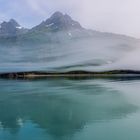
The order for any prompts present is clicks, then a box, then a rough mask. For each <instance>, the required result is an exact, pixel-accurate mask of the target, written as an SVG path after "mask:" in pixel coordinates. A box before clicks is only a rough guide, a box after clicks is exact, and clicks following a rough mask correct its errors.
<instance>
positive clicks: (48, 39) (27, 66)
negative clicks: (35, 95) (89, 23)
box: [0, 12, 140, 72]
mask: <svg viewBox="0 0 140 140" xmlns="http://www.w3.org/2000/svg"><path fill="white" fill-rule="evenodd" d="M10 25H11V24H10ZM7 26H9V24H8V25H7ZM12 27H13V28H15V27H16V28H17V25H12V26H10V28H12ZM7 30H8V31H7V32H8V33H9V31H11V29H10V30H9V28H7ZM4 35H5V34H3V35H2V34H1V37H0V72H5V71H6V72H9V71H10V72H11V71H13V72H15V71H16V72H17V71H33V70H35V71H71V70H86V71H96V70H112V69H122V66H123V65H124V64H123V63H122V62H123V61H124V60H125V59H126V57H127V59H128V57H129V55H128V54H130V53H131V52H133V51H135V50H137V49H138V48H139V47H138V46H139V42H140V41H139V40H138V39H135V38H133V37H128V36H125V35H118V34H113V33H103V32H99V31H94V30H88V29H85V28H83V27H82V26H81V25H80V24H79V23H78V22H77V21H74V20H73V19H72V18H71V17H70V16H69V15H67V14H62V13H60V12H56V13H54V14H53V15H52V16H51V17H50V18H49V19H47V20H46V21H43V22H42V23H40V24H39V25H37V26H35V27H33V28H32V29H29V30H26V32H20V34H16V33H15V34H14V35H13V36H12V35H11V33H10V35H8V36H6V37H4ZM127 59H126V60H125V64H126V62H127ZM122 60H123V61H122ZM118 63H119V64H121V63H122V64H121V66H119V64H118ZM125 68H126V67H124V68H123V69H125ZM127 68H128V69H129V68H131V66H130V67H127Z"/></svg>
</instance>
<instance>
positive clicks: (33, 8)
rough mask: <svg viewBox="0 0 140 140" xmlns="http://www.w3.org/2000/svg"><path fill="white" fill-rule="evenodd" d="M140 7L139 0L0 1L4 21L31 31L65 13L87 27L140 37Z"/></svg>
mask: <svg viewBox="0 0 140 140" xmlns="http://www.w3.org/2000/svg"><path fill="white" fill-rule="evenodd" d="M139 5H140V1H139V0H71V1H68V0H57V1H56V0H12V1H11V0H0V21H3V20H9V19H10V18H15V19H16V20H17V21H18V22H19V23H21V24H22V25H23V26H25V27H29V28H31V27H33V26H35V25H37V24H38V23H40V22H41V21H42V20H45V19H47V18H48V17H49V16H50V15H51V14H52V13H54V12H55V11H61V12H64V13H68V14H70V15H71V16H72V17H73V18H74V19H75V20H77V21H79V22H80V23H81V24H82V26H84V27H85V28H92V29H95V30H99V31H104V32H114V33H119V34H126V35H130V36H134V37H137V38H140V32H139V25H140V18H139V15H140V9H139Z"/></svg>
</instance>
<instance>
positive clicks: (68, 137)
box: [0, 77, 140, 140]
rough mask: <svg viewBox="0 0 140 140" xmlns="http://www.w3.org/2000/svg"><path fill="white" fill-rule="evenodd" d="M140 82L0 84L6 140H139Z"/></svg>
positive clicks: (0, 127)
mask: <svg viewBox="0 0 140 140" xmlns="http://www.w3.org/2000/svg"><path fill="white" fill-rule="evenodd" d="M139 91H140V80H139V79H136V78H132V77H131V78H119V77H118V78H115V79H113V78H112V79H72V78H69V79H66V78H63V79H60V78H59V79H42V80H41V79H40V80H39V79H38V80H6V79H1V80H0V140H139V138H140V133H139V130H140V93H139Z"/></svg>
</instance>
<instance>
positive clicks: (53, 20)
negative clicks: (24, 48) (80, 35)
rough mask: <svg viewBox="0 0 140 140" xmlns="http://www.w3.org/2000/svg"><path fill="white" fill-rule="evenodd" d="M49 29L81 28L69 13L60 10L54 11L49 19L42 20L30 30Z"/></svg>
mask: <svg viewBox="0 0 140 140" xmlns="http://www.w3.org/2000/svg"><path fill="white" fill-rule="evenodd" d="M43 29H47V30H49V31H62V30H73V29H82V26H81V25H80V24H79V23H78V22H77V21H74V20H73V19H72V18H71V17H70V16H69V15H67V14H62V13H61V12H55V13H54V14H53V15H52V16H51V17H50V18H49V19H47V20H46V21H43V22H42V23H41V24H39V25H38V26H36V27H34V28H33V29H32V30H43Z"/></svg>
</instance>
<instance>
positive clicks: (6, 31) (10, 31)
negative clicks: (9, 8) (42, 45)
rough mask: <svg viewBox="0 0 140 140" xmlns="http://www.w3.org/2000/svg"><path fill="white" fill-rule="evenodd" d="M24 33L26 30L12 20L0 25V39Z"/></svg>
mask: <svg viewBox="0 0 140 140" xmlns="http://www.w3.org/2000/svg"><path fill="white" fill-rule="evenodd" d="M26 32H27V29H25V28H23V27H21V26H20V25H19V24H18V23H17V22H16V21H15V20H14V19H11V20H9V21H8V22H6V21H4V22H2V23H1V24H0V37H14V36H18V35H20V34H23V33H26Z"/></svg>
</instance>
